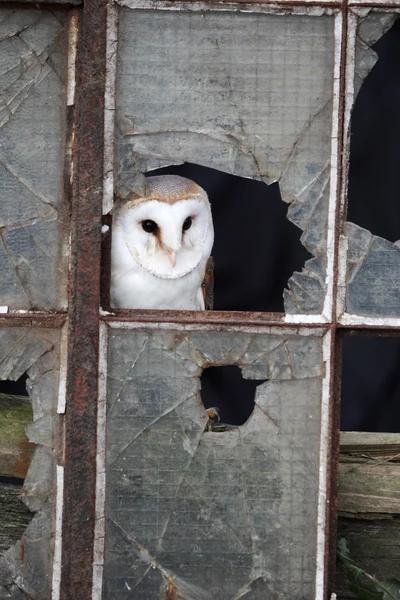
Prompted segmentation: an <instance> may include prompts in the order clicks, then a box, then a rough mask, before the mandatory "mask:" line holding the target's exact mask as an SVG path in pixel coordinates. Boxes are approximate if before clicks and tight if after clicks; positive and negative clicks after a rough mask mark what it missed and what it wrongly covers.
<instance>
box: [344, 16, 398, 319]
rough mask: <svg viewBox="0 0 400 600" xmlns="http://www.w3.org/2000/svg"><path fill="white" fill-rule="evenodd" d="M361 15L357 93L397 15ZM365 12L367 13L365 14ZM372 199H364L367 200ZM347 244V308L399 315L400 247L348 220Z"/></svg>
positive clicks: (369, 313) (355, 311)
mask: <svg viewBox="0 0 400 600" xmlns="http://www.w3.org/2000/svg"><path fill="white" fill-rule="evenodd" d="M355 12H356V14H357V15H358V20H357V38H356V48H355V76H354V88H355V95H356V94H357V93H358V91H359V90H360V88H361V86H362V84H363V81H364V79H365V77H367V75H368V74H369V72H370V71H371V69H372V68H373V67H374V65H375V63H376V61H377V60H378V56H377V54H376V52H375V51H374V50H373V49H372V46H373V44H374V43H375V42H377V41H378V40H379V38H381V37H382V36H383V35H384V34H385V33H386V32H387V31H388V30H389V29H390V27H391V26H392V25H393V23H394V21H395V20H396V17H397V15H395V14H392V13H387V12H378V11H372V10H371V11H366V10H365V9H364V10H362V11H361V12H360V11H355ZM363 15H364V16H363ZM369 200H370V199H369V198H368V197H366V198H365V202H366V203H368V201H369ZM343 233H344V235H345V236H346V238H347V239H346V240H345V244H346V245H347V277H346V311H347V312H348V313H351V314H356V315H363V316H368V317H384V316H387V317H395V316H399V315H400V248H399V245H398V243H396V244H393V243H391V242H390V241H388V240H386V239H383V238H381V237H378V236H375V235H372V234H371V233H370V232H369V231H368V230H366V229H363V228H362V227H359V226H358V225H355V224H354V223H346V224H345V226H344V232H343Z"/></svg>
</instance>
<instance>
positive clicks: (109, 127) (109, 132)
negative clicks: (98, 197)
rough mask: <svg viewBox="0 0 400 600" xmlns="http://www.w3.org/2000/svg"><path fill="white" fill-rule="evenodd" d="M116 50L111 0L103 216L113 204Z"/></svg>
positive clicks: (115, 19)
mask: <svg viewBox="0 0 400 600" xmlns="http://www.w3.org/2000/svg"><path fill="white" fill-rule="evenodd" d="M117 50H118V9H117V7H116V6H115V5H114V2H113V0H109V2H108V5H107V50H106V52H107V56H106V61H107V62H106V83H105V93H104V182H103V215H107V214H108V213H109V212H110V211H111V209H112V207H113V203H114V119H115V77H116V69H117Z"/></svg>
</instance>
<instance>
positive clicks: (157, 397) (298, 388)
mask: <svg viewBox="0 0 400 600" xmlns="http://www.w3.org/2000/svg"><path fill="white" fill-rule="evenodd" d="M109 336H110V337H109V350H108V353H109V357H108V362H109V365H108V399H107V434H106V439H107V442H106V444H107V446H106V551H105V577H104V588H103V600H122V599H124V600H128V599H129V598H135V600H141V599H142V600H148V599H149V598H158V597H161V596H160V594H161V593H163V594H166V592H167V591H168V592H170V594H171V595H170V596H168V597H171V598H172V597H174V598H175V597H176V598H181V597H182V598H185V599H189V598H192V599H197V600H200V599H204V600H206V599H212V598H218V599H219V600H228V599H229V600H231V599H232V598H238V597H239V596H240V597H241V596H242V595H245V596H246V598H249V600H250V598H251V599H252V600H261V599H263V600H264V599H265V598H267V597H268V598H269V597H271V598H272V595H273V597H275V594H276V597H278V596H279V598H282V599H284V598H286V599H290V600H306V599H307V600H309V599H310V598H313V597H315V589H316V588H315V585H316V583H315V580H316V564H317V558H316V545H317V516H316V515H317V513H318V509H317V505H318V492H319V476H318V473H319V456H320V455H319V452H320V435H321V396H322V381H321V379H322V376H323V372H324V365H323V360H322V342H323V337H322V336H323V331H322V330H320V331H318V332H315V331H313V330H309V331H303V332H300V335H295V332H287V333H285V332H284V331H282V330H280V331H275V332H270V333H257V334H252V333H245V332H237V333H236V332H227V331H218V332H204V331H184V330H176V331H174V330H168V331H162V330H158V331H157V330H154V329H140V330H137V329H135V330H118V329H110V330H109ZM229 364H236V365H239V366H240V368H241V370H242V373H243V376H244V377H245V378H248V379H268V381H266V382H265V383H263V384H262V385H260V386H258V388H257V392H256V396H255V407H254V411H253V413H252V415H251V416H250V418H249V419H248V421H247V422H246V423H245V424H244V425H241V426H239V427H236V426H235V427H234V426H231V427H228V428H227V430H222V431H221V430H219V431H215V430H212V429H211V430H210V427H209V423H208V415H207V413H206V412H205V410H204V407H203V405H202V402H201V399H200V393H199V390H200V381H199V376H200V375H201V373H202V370H203V369H204V368H207V367H208V366H210V365H229ZM222 429H224V428H222ZM163 597H164V596H163Z"/></svg>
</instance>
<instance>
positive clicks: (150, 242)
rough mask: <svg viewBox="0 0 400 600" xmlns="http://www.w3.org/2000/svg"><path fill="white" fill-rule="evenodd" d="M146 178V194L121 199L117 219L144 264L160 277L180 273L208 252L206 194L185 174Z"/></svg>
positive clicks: (211, 236)
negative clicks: (147, 192)
mask: <svg viewBox="0 0 400 600" xmlns="http://www.w3.org/2000/svg"><path fill="white" fill-rule="evenodd" d="M147 181H148V183H149V194H148V196H146V197H145V198H139V199H135V200H131V201H127V202H124V203H122V204H121V206H120V207H119V209H118V210H117V211H116V215H115V217H116V224H117V226H118V228H119V230H120V233H121V234H122V236H123V238H124V241H125V244H126V247H127V249H128V250H129V253H130V254H131V256H132V258H133V259H134V260H135V261H136V262H137V263H138V264H139V265H140V266H141V267H143V269H145V270H146V271H148V272H150V273H151V274H152V275H155V276H156V277H161V278H164V279H175V278H177V277H182V276H184V275H186V274H188V273H190V272H191V271H193V270H194V269H195V268H196V267H197V266H198V265H199V264H200V262H201V261H202V259H205V260H207V259H208V257H209V255H210V253H211V247H212V244H213V239H214V234H213V225H212V217H211V209H210V204H209V201H208V197H207V194H206V192H205V191H204V190H203V189H202V188H200V187H199V186H197V185H196V184H194V183H193V182H191V181H190V180H187V179H185V178H183V177H178V176H159V177H150V178H148V180H147ZM161 185H162V186H163V187H162V189H160V187H161ZM174 186H175V187H174ZM165 187H167V189H166V190H165ZM174 189H175V190H176V191H175V193H174ZM166 192H168V193H166ZM185 192H186V193H185ZM113 228H114V226H113Z"/></svg>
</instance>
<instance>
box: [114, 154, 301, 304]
mask: <svg viewBox="0 0 400 600" xmlns="http://www.w3.org/2000/svg"><path fill="white" fill-rule="evenodd" d="M166 174H173V175H180V176H182V177H186V178H188V179H192V180H193V181H195V182H196V183H197V184H198V185H200V186H201V187H202V188H203V189H205V191H206V192H207V195H208V197H209V200H210V202H211V209H212V216H213V223H214V232H215V237H214V246H213V249H212V257H213V260H214V294H213V299H214V307H213V308H214V310H234V311H262V312H283V311H284V303H283V291H284V289H285V288H286V286H287V282H288V280H289V278H290V277H291V276H292V275H293V273H294V271H301V269H302V267H303V265H304V263H305V261H306V260H307V259H309V258H310V256H311V255H310V254H309V252H308V251H307V250H306V249H305V248H304V246H302V244H301V242H300V236H301V233H302V232H301V230H300V229H299V228H297V227H296V226H295V225H293V224H292V223H291V222H290V221H288V219H287V218H286V213H287V208H288V205H287V204H285V203H284V202H283V201H282V200H281V197H280V193H279V186H278V184H272V185H270V186H267V185H266V184H265V183H262V182H260V181H255V180H252V179H245V178H243V177H238V176H234V175H229V174H227V173H222V172H220V171H217V170H215V169H210V168H207V167H201V166H199V165H194V164H190V163H185V164H183V165H179V166H171V167H166V168H163V169H157V170H155V171H151V172H150V173H148V176H154V175H166ZM105 236H108V233H105ZM106 264H107V261H106V260H104V261H103V265H106ZM103 281H104V282H105V284H107V283H106V282H107V278H106V277H104V278H103ZM105 304H106V303H105V302H104V300H103V306H105ZM144 308H146V307H144Z"/></svg>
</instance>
